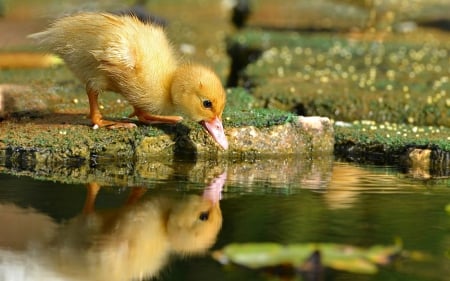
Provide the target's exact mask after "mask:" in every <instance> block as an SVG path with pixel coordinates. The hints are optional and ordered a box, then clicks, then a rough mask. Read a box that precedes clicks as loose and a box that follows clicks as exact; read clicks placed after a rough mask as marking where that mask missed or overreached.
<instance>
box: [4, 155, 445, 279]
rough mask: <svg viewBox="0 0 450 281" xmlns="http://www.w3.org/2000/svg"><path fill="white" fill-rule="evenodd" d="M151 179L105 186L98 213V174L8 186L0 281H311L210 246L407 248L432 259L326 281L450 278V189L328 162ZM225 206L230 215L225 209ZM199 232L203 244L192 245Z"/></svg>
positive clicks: (177, 168)
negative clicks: (91, 199)
mask: <svg viewBox="0 0 450 281" xmlns="http://www.w3.org/2000/svg"><path fill="white" fill-rule="evenodd" d="M149 165H150V164H149ZM152 165H155V163H152ZM168 167H170V169H168ZM150 170H151V169H147V170H146V171H147V172H148V174H146V175H144V174H143V173H142V171H141V174H140V177H139V178H138V179H137V178H136V177H134V181H135V183H136V182H137V183H139V186H140V187H142V188H136V187H135V188H133V187H131V185H132V184H122V185H119V184H116V185H108V184H107V182H116V183H117V182H120V180H122V181H123V182H128V183H129V182H130V179H126V180H124V178H125V176H124V175H122V176H121V177H119V176H116V177H111V178H114V179H111V178H109V180H105V178H104V177H100V176H99V178H98V182H103V183H102V184H101V185H102V187H101V188H100V189H99V191H98V194H97V197H96V200H95V209H96V210H97V213H96V212H93V211H92V210H91V208H92V207H94V206H93V205H92V204H89V203H86V198H87V190H91V191H95V188H96V187H97V184H96V183H95V176H93V174H95V173H92V171H91V172H90V173H89V174H90V175H91V176H90V184H84V183H74V182H76V177H74V178H72V179H71V178H69V177H66V178H65V179H64V180H61V181H58V180H55V179H53V180H51V181H49V180H48V178H49V177H48V176H41V178H43V179H41V180H35V179H32V178H31V177H28V176H25V175H27V174H30V172H26V171H15V174H18V175H21V176H17V175H10V174H6V173H3V174H0V183H1V188H0V224H1V229H0V233H1V234H0V246H1V248H0V280H89V278H90V279H91V280H105V279H106V280H119V279H120V280H124V278H126V276H129V275H127V274H126V273H124V272H125V271H132V269H133V266H136V268H137V271H139V270H141V271H142V268H146V269H147V270H150V271H151V272H154V273H155V274H156V275H157V277H156V278H157V279H158V280H281V279H280V278H284V279H285V280H308V279H304V278H303V277H301V276H300V275H294V276H284V277H280V278H278V279H277V277H276V276H275V275H272V274H268V273H265V272H263V271H257V270H249V269H245V268H242V267H238V266H223V265H221V264H219V263H218V262H216V261H215V260H213V259H212V258H211V257H210V255H209V254H207V253H206V254H201V255H192V252H193V251H194V252H195V251H200V250H202V249H207V248H209V245H210V244H211V243H213V245H212V249H220V248H222V247H224V246H225V245H227V244H229V243H234V242H278V243H283V244H289V243H308V242H334V243H344V244H350V245H355V246H361V247H370V246H373V245H390V244H393V243H394V241H395V240H396V239H397V240H398V239H401V241H402V243H403V247H404V248H405V249H406V250H410V251H412V250H415V251H420V252H421V253H423V254H426V255H427V256H428V258H427V259H422V260H420V259H419V260H416V259H413V258H400V259H397V260H395V262H394V263H392V264H390V265H387V266H382V267H380V270H379V272H378V273H376V274H373V275H365V274H355V273H348V272H344V271H334V270H326V271H325V274H324V276H323V279H321V280H448V276H450V275H449V274H450V269H449V266H448V264H449V262H450V261H449V256H450V255H449V252H450V224H449V222H450V214H448V213H446V211H445V206H446V205H447V204H450V189H449V181H448V179H436V180H427V181H423V180H418V179H414V178H412V177H410V176H408V175H407V174H403V173H400V172H399V171H398V170H397V169H396V168H394V167H386V166H361V165H355V164H348V163H340V162H334V161H329V160H326V159H325V160H324V161H313V160H298V159H297V160H286V159H285V160H257V161H256V160H255V161H252V162H240V163H225V164H223V163H222V164H217V165H215V166H214V165H212V164H211V163H206V164H205V165H202V163H195V164H192V163H188V164H186V163H172V164H171V165H169V166H166V169H165V171H167V174H161V173H153V174H152V173H150V172H149V171H150ZM110 173H111V172H110ZM68 174H72V175H73V173H68ZM118 178H119V180H118ZM80 181H81V182H82V181H83V180H80ZM63 182H72V183H63ZM88 186H90V189H89V188H88ZM98 186H99V185H98ZM219 195H220V196H221V197H220V198H221V200H220V211H219V210H218V208H217V209H215V208H216V207H214V206H216V205H215V204H214V202H216V201H217V200H218V199H219ZM130 200H131V201H133V202H128V204H127V201H130ZM123 206H126V207H123ZM167 210H170V212H169V213H170V215H164V214H167ZM205 212H206V213H207V217H206V218H205V217H204V216H205V214H204V213H205ZM159 214H163V215H159ZM191 214H192V215H191ZM202 216H203V217H202ZM201 217H202V219H200V218H201ZM140 220H142V221H144V222H145V223H139V222H140ZM170 220H171V221H173V223H172V227H174V225H182V224H183V225H184V224H185V223H187V222H189V223H190V225H189V226H182V227H180V228H174V229H176V230H175V231H172V234H167V233H165V232H164V231H163V232H158V231H160V230H161V229H163V228H161V225H164V223H165V222H167V221H170ZM220 224H222V226H221V228H220ZM169 228H170V227H169ZM187 228H189V231H187V232H183V231H185V230H186V229H187ZM194 228H196V229H197V230H198V233H200V238H198V239H197V238H192V237H190V236H189V235H190V234H189V233H192V231H193V230H192V229H194ZM219 228H220V230H219ZM217 231H218V232H217ZM169 232H170V231H169ZM196 233H197V232H196ZM169 236H170V237H169ZM127 239H129V240H127ZM196 239H197V240H196ZM214 240H215V242H214ZM124 241H126V242H124ZM145 247H149V248H150V249H152V250H151V251H145ZM169 249H173V252H172V253H171V254H169ZM127 251H130V252H131V251H134V252H133V254H132V255H127V254H126V253H127ZM174 252H175V253H174ZM169 255H170V258H169ZM138 263H139V265H136V264H138ZM149 268H150V269H149ZM108 275H109V276H108ZM105 276H108V278H106V277H105ZM134 276H136V275H134ZM94 277H96V278H97V279H95V278H94ZM114 277H115V278H114ZM119 277H120V278H119ZM137 277H139V276H137ZM77 278H78V279H77ZM302 278H303V279H302Z"/></svg>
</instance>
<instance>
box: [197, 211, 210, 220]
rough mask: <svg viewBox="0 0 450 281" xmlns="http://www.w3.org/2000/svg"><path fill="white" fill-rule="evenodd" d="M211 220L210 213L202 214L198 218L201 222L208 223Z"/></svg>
mask: <svg viewBox="0 0 450 281" xmlns="http://www.w3.org/2000/svg"><path fill="white" fill-rule="evenodd" d="M208 218H209V212H201V213H200V216H199V217H198V219H199V220H201V221H207V220H208Z"/></svg>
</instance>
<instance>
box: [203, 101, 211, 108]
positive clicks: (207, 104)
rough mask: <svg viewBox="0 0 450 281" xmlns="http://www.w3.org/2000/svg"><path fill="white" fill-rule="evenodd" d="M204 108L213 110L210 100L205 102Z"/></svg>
mask: <svg viewBox="0 0 450 281" xmlns="http://www.w3.org/2000/svg"><path fill="white" fill-rule="evenodd" d="M203 106H204V107H205V108H211V107H212V102H211V101H210V100H204V101H203Z"/></svg>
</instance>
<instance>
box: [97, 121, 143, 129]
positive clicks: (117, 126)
mask: <svg viewBox="0 0 450 281" xmlns="http://www.w3.org/2000/svg"><path fill="white" fill-rule="evenodd" d="M93 123H94V128H95V129H96V128H100V127H105V128H107V129H122V128H124V129H132V128H136V124H134V123H130V122H116V121H108V120H103V119H97V120H95V121H94V120H93Z"/></svg>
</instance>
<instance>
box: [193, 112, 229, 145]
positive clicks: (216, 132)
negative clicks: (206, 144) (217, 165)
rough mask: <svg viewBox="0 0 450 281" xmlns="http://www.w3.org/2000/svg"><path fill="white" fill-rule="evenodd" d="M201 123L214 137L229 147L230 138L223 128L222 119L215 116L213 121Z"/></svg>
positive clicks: (220, 143) (219, 142)
mask: <svg viewBox="0 0 450 281" xmlns="http://www.w3.org/2000/svg"><path fill="white" fill-rule="evenodd" d="M200 124H201V125H202V126H203V128H205V129H206V130H207V131H208V133H209V134H210V135H211V136H212V137H213V139H214V140H215V141H216V142H217V143H218V144H219V145H220V146H221V147H222V148H223V149H225V150H227V149H228V140H227V137H226V136H225V132H224V130H223V125H222V121H220V119H219V117H215V118H214V119H213V120H211V121H208V122H207V121H201V122H200Z"/></svg>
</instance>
